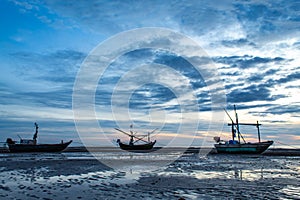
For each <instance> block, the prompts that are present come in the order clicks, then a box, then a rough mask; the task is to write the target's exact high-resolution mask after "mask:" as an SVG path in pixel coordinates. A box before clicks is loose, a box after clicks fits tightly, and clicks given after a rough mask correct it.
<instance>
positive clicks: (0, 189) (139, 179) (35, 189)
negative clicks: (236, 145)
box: [0, 148, 300, 200]
mask: <svg viewBox="0 0 300 200" xmlns="http://www.w3.org/2000/svg"><path fill="white" fill-rule="evenodd" d="M299 161H300V157H299V156H274V155H226V154H223V155H222V154H211V153H207V151H203V152H201V151H200V153H199V152H198V151H188V152H183V151H182V149H176V148H173V149H171V150H168V151H154V152H149V153H141V152H127V151H117V150H115V149H107V148H106V149H102V150H101V148H100V149H98V150H97V151H93V152H89V151H83V152H80V151H73V152H60V153H1V154H0V199H45V200H46V199H48V200H49V199H181V200H182V199H300V195H299V194H300V193H299V191H300V162H299Z"/></svg>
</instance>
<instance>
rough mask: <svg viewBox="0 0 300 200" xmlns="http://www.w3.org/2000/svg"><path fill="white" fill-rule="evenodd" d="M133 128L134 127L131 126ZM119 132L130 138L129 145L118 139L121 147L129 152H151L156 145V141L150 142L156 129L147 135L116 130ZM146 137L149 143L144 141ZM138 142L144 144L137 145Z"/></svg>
mask: <svg viewBox="0 0 300 200" xmlns="http://www.w3.org/2000/svg"><path fill="white" fill-rule="evenodd" d="M130 127H131V128H132V125H131V126H130ZM115 129H116V130H117V131H119V132H121V133H124V134H125V135H127V136H129V137H130V140H129V143H128V144H126V143H123V142H121V140H120V139H117V143H118V145H119V147H120V148H121V149H123V150H127V151H137V150H138V151H139V150H151V149H152V148H153V146H154V145H155V143H156V140H154V141H150V134H152V133H153V132H154V131H155V130H156V129H154V130H153V131H151V132H149V133H148V134H147V135H137V134H136V133H133V131H132V130H130V133H127V132H125V131H122V130H121V129H118V128H115ZM145 137H148V141H146V140H144V138H145ZM137 142H143V144H137Z"/></svg>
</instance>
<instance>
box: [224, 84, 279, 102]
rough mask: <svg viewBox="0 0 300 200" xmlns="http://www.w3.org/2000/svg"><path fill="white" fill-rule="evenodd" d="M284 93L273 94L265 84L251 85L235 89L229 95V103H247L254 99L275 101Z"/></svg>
mask: <svg viewBox="0 0 300 200" xmlns="http://www.w3.org/2000/svg"><path fill="white" fill-rule="evenodd" d="M282 97H284V95H277V96H274V95H271V91H270V89H268V88H267V87H265V85H255V84H253V85H250V86H248V87H245V88H241V89H234V90H232V91H230V92H229V94H228V95H227V101H228V102H229V103H246V102H253V101H274V100H276V99H279V98H282Z"/></svg>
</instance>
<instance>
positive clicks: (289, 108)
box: [266, 105, 300, 115]
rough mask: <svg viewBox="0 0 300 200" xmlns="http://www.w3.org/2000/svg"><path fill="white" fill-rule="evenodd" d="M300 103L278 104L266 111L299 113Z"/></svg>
mask: <svg viewBox="0 0 300 200" xmlns="http://www.w3.org/2000/svg"><path fill="white" fill-rule="evenodd" d="M299 112H300V107H299V105H276V106H273V107H271V108H268V109H267V110H266V113H271V114H279V115H281V114H287V113H289V114H290V113H299Z"/></svg>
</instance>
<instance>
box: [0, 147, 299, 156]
mask: <svg viewBox="0 0 300 200" xmlns="http://www.w3.org/2000/svg"><path fill="white" fill-rule="evenodd" d="M160 149H162V147H154V148H153V149H152V150H151V151H137V152H136V153H149V152H155V151H157V150H160ZM121 151H123V150H121V149H119V148H118V147H84V146H77V147H68V148H66V149H65V150H64V151H62V152H121ZM161 151H163V152H172V151H182V152H184V154H189V153H193V154H195V153H199V152H200V153H203V154H208V155H209V154H218V153H217V151H216V149H215V148H214V147H212V148H210V147H202V148H201V147H189V148H184V147H167V148H163V149H162V150H161ZM0 153H9V150H8V148H6V147H1V148H0ZM223 155H224V154H223ZM256 155H263V156H300V148H299V149H292V148H270V149H267V150H266V151H265V152H263V153H262V154H256Z"/></svg>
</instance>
